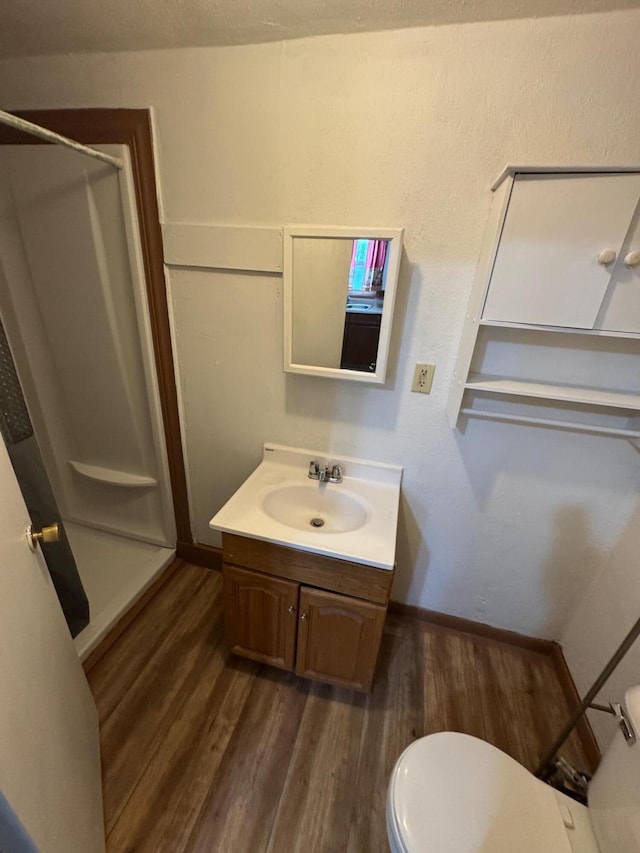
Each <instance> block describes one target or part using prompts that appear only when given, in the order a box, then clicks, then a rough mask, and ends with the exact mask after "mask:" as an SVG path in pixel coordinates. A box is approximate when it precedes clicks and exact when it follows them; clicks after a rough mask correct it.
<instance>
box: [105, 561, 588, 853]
mask: <svg viewBox="0 0 640 853" xmlns="http://www.w3.org/2000/svg"><path fill="white" fill-rule="evenodd" d="M221 591H222V576H221V575H220V574H219V573H217V572H213V571H209V570H207V569H202V568H199V567H196V566H190V565H187V564H185V565H183V566H182V567H181V568H180V569H179V570H178V571H177V572H176V574H175V575H174V576H173V577H172V579H171V580H170V581H169V582H168V583H167V584H166V585H165V586H164V587H162V589H161V590H160V591H159V592H158V594H157V595H156V596H155V597H154V598H153V599H152V600H151V601H150V603H149V604H148V605H147V606H146V608H145V609H144V610H143V611H142V612H141V614H140V615H139V616H138V617H137V618H136V620H135V621H134V622H133V623H132V624H131V625H130V626H129V627H128V628H127V629H126V631H125V632H124V633H123V634H122V635H121V636H120V637H119V638H118V640H117V641H116V642H115V643H114V645H113V646H112V647H111V648H110V649H109V651H108V652H107V653H106V655H105V656H104V657H103V658H102V659H101V660H99V661H98V663H97V664H96V665H95V667H94V668H93V669H92V670H91V672H90V673H89V682H90V684H91V688H92V690H93V693H94V696H95V699H96V703H97V706H98V711H99V716H100V726H101V738H102V761H103V778H104V797H105V818H106V829H107V849H108V850H110V851H166V853H181V851H208V853H211V851H222V853H227V851H228V853H243V851H247V853H249V851H251V853H260V851H271V853H289V851H292V853H293V851H305V853H310V851H312V852H313V853H329V851H350V853H375V851H387V850H388V846H387V842H386V832H385V796H386V789H387V783H388V780H389V775H390V773H391V770H392V768H393V765H394V763H395V761H396V759H397V758H398V756H399V755H400V753H401V752H402V750H403V749H404V748H405V747H406V746H407V745H408V744H410V743H411V742H412V741H413V740H415V739H416V738H418V737H421V736H422V735H424V734H428V733H430V732H436V731H441V730H444V729H451V730H456V731H462V732H468V733H469V734H473V735H476V736H478V737H481V738H484V739H485V740H488V741H490V742H491V743H494V744H496V746H499V747H500V748H501V749H503V750H505V751H506V752H508V753H509V754H510V755H512V756H514V757H515V758H516V759H518V760H519V761H520V762H522V763H523V764H524V765H525V766H526V767H528V768H533V767H534V766H535V764H536V762H537V759H538V758H539V756H540V754H541V752H542V751H543V750H544V749H545V747H547V746H548V745H549V744H550V742H551V740H552V739H553V736H554V735H555V734H557V732H558V731H559V729H560V728H561V726H562V724H563V722H564V721H565V719H566V717H567V713H568V711H567V706H566V700H565V697H564V694H563V691H562V688H561V686H560V683H559V681H558V678H557V676H556V672H555V669H554V665H553V662H552V660H551V658H550V656H548V655H543V654H540V653H537V652H532V651H528V650H524V649H521V648H516V647H514V646H511V645H504V644H501V643H497V642H495V641H493V640H488V639H483V638H479V637H475V636H472V635H470V634H461V633H457V632H454V631H451V630H447V629H443V628H438V627H434V626H432V625H429V624H427V623H424V622H420V621H417V620H414V619H411V618H407V617H401V616H397V615H390V616H389V617H388V619H387V625H386V628H385V634H384V639H383V643H382V649H381V654H380V661H379V665H378V670H377V675H376V680H375V686H374V690H373V693H372V694H371V695H370V696H364V695H360V694H356V693H353V692H351V691H348V690H344V689H342V688H337V687H329V686H326V685H322V684H318V683H314V682H310V681H304V680H302V679H299V678H297V677H296V676H294V675H291V674H288V673H283V672H280V671H278V670H274V669H270V668H268V667H263V666H260V665H259V664H255V663H253V662H251V661H246V660H242V659H240V658H234V657H232V656H230V655H228V653H227V651H226V649H225V647H224V644H223V642H222V596H221ZM564 754H565V755H566V757H567V758H568V759H569V760H570V761H572V762H573V763H576V764H577V765H578V766H581V767H586V766H587V764H586V761H585V759H584V756H583V755H582V752H581V748H580V744H579V742H578V741H577V739H574V740H573V741H572V742H571V743H570V744H569V746H568V748H567V750H566V751H565V753H564Z"/></svg>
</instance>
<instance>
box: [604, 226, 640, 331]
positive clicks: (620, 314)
mask: <svg viewBox="0 0 640 853" xmlns="http://www.w3.org/2000/svg"><path fill="white" fill-rule="evenodd" d="M638 251H640V210H639V211H637V212H636V216H635V222H634V224H633V227H632V229H631V232H630V233H629V239H628V240H627V241H626V243H625V245H624V247H623V249H622V251H621V252H620V255H619V256H618V259H617V261H616V264H615V267H614V269H613V273H612V276H611V285H610V286H609V289H608V291H607V295H606V296H605V298H604V302H603V303H602V309H601V311H600V314H599V315H598V320H597V322H596V328H597V329H607V330H608V331H614V332H633V333H640V264H639V265H637V266H635V265H632V266H627V265H626V264H625V258H627V257H628V256H629V255H630V254H632V253H633V252H638ZM634 261H635V258H634Z"/></svg>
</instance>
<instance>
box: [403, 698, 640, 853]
mask: <svg viewBox="0 0 640 853" xmlns="http://www.w3.org/2000/svg"><path fill="white" fill-rule="evenodd" d="M625 705H626V708H627V716H628V718H629V720H630V722H631V724H632V726H633V728H634V730H635V731H636V732H638V733H640V687H633V688H632V689H630V690H628V691H627V693H626V696H625ZM387 835H388V838H389V844H390V846H391V850H392V853H640V743H638V742H636V743H633V744H631V745H629V744H627V742H626V741H625V738H624V736H623V734H622V731H620V730H619V729H617V730H616V734H615V736H614V737H613V740H612V741H611V744H610V746H609V748H608V749H607V751H606V753H605V755H604V757H603V759H602V762H601V763H600V766H599V768H598V770H597V772H596V774H595V775H594V777H593V779H592V781H591V783H590V785H589V807H588V808H587V807H586V806H582V805H580V804H579V803H577V802H576V801H575V800H572V799H571V798H570V797H567V796H566V795H564V794H561V793H560V792H559V791H556V790H555V789H554V788H551V787H550V786H549V785H546V784H545V783H544V782H541V781H540V780H539V779H536V778H535V777H534V776H533V775H532V774H531V773H529V771H528V770H525V768H524V767H522V765H521V764H518V762H517V761H515V760H514V759H513V758H511V757H509V756H508V755H506V754H505V753H504V752H501V751H500V750H499V749H497V748H496V747H495V746H491V744H488V743H486V742H485V741H482V740H478V738H474V737H471V736H469V735H463V734H457V733H455V732H441V733H439V734H434V735H428V736H427V737H423V738H420V740H417V741H415V742H414V743H412V744H411V746H409V747H408V748H407V749H406V750H405V751H404V752H403V753H402V755H401V756H400V758H399V759H398V762H397V764H396V766H395V768H394V770H393V773H392V775H391V781H390V784H389V790H388V793H387Z"/></svg>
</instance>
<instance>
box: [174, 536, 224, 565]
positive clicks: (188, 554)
mask: <svg viewBox="0 0 640 853" xmlns="http://www.w3.org/2000/svg"><path fill="white" fill-rule="evenodd" d="M176 556H177V557H179V558H180V559H181V560H184V561H185V563H193V565H194V566H204V568H205V569H214V570H216V571H218V572H221V571H222V548H215V547H214V546H213V545H202V544H200V543H198V542H178V544H177V546H176Z"/></svg>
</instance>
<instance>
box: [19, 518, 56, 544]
mask: <svg viewBox="0 0 640 853" xmlns="http://www.w3.org/2000/svg"><path fill="white" fill-rule="evenodd" d="M59 541H60V528H59V527H58V522H57V521H55V522H54V523H53V524H48V525H47V526H46V527H43V528H42V530H34V529H33V526H32V525H31V524H30V525H29V526H28V527H27V542H28V543H29V547H30V548H31V550H32V551H35V550H36V548H37V547H38V542H59Z"/></svg>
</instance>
